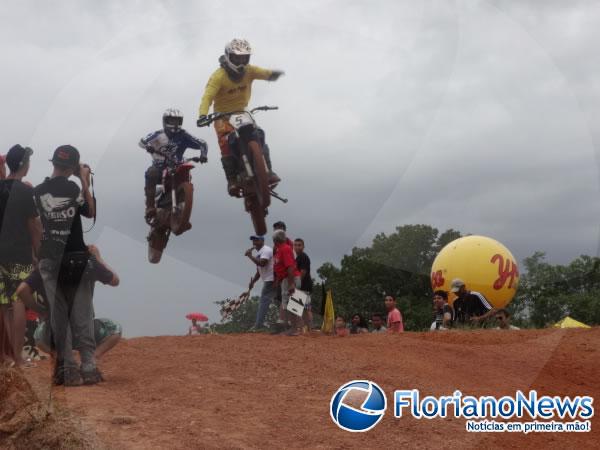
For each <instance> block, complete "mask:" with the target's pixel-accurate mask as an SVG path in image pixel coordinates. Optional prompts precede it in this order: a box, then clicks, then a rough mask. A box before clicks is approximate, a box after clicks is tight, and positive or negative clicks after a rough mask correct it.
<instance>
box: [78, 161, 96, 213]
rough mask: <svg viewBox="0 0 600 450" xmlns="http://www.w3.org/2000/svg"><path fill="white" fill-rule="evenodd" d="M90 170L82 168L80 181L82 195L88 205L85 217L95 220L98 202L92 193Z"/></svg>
mask: <svg viewBox="0 0 600 450" xmlns="http://www.w3.org/2000/svg"><path fill="white" fill-rule="evenodd" d="M90 174H91V171H90V168H89V167H87V166H83V165H82V166H81V168H80V169H79V179H80V180H81V193H82V194H83V199H84V201H85V202H86V203H87V204H88V209H87V214H85V217H88V218H90V219H91V218H93V217H95V216H96V202H95V201H94V197H92V193H91V191H90Z"/></svg>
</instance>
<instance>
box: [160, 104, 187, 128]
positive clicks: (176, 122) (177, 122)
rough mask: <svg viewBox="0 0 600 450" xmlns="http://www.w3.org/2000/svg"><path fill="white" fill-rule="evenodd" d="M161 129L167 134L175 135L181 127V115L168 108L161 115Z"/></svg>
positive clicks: (177, 111) (179, 112)
mask: <svg viewBox="0 0 600 450" xmlns="http://www.w3.org/2000/svg"><path fill="white" fill-rule="evenodd" d="M162 120H163V128H164V130H165V132H167V133H171V134H172V133H177V132H178V131H179V130H181V125H183V114H181V111H179V110H178V109H175V108H169V109H167V110H166V111H165V112H164V113H163V118H162Z"/></svg>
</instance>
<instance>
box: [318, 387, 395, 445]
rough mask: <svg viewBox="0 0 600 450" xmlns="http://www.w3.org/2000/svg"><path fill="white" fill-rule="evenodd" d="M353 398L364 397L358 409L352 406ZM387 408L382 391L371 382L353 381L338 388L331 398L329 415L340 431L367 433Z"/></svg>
mask: <svg viewBox="0 0 600 450" xmlns="http://www.w3.org/2000/svg"><path fill="white" fill-rule="evenodd" d="M354 396H358V397H360V398H363V397H364V400H362V402H361V404H360V407H356V406H353V405H352V404H351V402H350V401H351V399H352V397H354ZM386 408H387V399H386V397H385V394H384V393H383V390H382V389H381V388H380V387H379V386H378V385H377V384H376V383H373V382H372V381H368V380H354V381H351V382H350V383H346V384H345V385H343V386H342V387H340V388H339V389H338V390H337V391H336V392H335V394H333V396H332V397H331V403H330V407H329V414H330V415H331V419H332V420H333V422H334V423H335V424H336V425H337V426H338V427H340V428H341V429H342V430H346V431H350V432H353V433H357V432H364V431H369V430H370V429H371V428H373V427H374V426H375V425H377V424H378V423H379V421H380V420H381V419H382V417H383V415H384V413H385V410H386Z"/></svg>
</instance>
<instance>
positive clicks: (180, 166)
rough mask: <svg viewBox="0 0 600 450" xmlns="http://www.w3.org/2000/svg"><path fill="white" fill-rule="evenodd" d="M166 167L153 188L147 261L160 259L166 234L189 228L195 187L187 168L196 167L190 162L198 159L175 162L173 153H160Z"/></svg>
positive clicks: (152, 261)
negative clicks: (157, 184)
mask: <svg viewBox="0 0 600 450" xmlns="http://www.w3.org/2000/svg"><path fill="white" fill-rule="evenodd" d="M163 156H165V160H166V168H165V169H164V170H163V174H162V183H161V185H159V186H157V189H156V198H155V205H156V215H155V216H154V218H153V219H152V220H151V221H150V234H149V235H148V260H149V261H150V262H151V263H152V264H157V263H158V262H160V258H161V257H162V253H163V250H164V249H165V247H166V246H167V242H168V241H169V236H170V235H171V233H173V234H174V235H175V236H179V235H180V234H182V233H184V232H186V231H187V230H189V229H190V228H192V224H191V223H190V217H191V215H192V204H193V201H194V186H193V185H192V176H191V174H190V171H191V170H192V169H193V168H194V167H195V166H194V165H193V164H190V163H191V162H200V158H199V157H194V158H186V159H183V160H181V161H178V160H177V159H176V158H175V157H174V156H173V155H163Z"/></svg>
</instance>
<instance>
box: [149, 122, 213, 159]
mask: <svg viewBox="0 0 600 450" xmlns="http://www.w3.org/2000/svg"><path fill="white" fill-rule="evenodd" d="M139 146H140V147H142V148H143V149H152V150H153V151H155V152H161V153H167V154H174V155H175V156H176V158H177V160H178V161H181V160H182V159H183V154H184V153H185V151H186V149H188V148H194V149H196V150H200V155H201V156H206V154H207V153H208V146H207V145H206V142H205V141H203V140H202V139H198V138H196V137H194V136H192V135H191V134H189V133H188V132H187V131H185V130H183V129H182V130H180V131H179V132H177V133H176V134H175V135H174V136H172V137H171V138H170V139H169V137H168V136H167V134H166V133H165V131H164V130H162V129H161V130H157V131H154V132H153V133H150V134H148V135H147V136H146V137H143V138H142V139H140V142H139ZM152 159H153V162H152V164H153V165H155V166H163V165H164V162H165V157H164V156H163V155H161V154H159V153H152Z"/></svg>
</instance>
